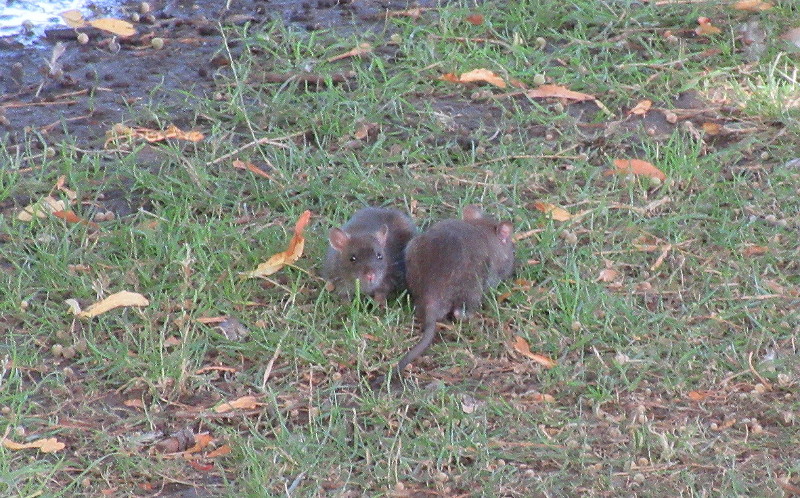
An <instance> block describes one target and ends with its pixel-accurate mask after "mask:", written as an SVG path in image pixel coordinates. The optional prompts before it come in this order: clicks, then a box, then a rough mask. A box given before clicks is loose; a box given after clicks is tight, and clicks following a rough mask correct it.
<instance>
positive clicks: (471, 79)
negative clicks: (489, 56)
mask: <svg viewBox="0 0 800 498" xmlns="http://www.w3.org/2000/svg"><path fill="white" fill-rule="evenodd" d="M439 79H440V80H442V81H449V82H450V83H481V82H485V83H489V84H490V85H494V86H496V87H498V88H505V87H506V82H505V81H504V80H503V78H501V77H499V76H497V75H496V74H494V72H492V71H489V70H488V69H485V68H481V69H473V70H472V71H468V72H466V73H464V74H462V75H461V76H456V75H455V74H453V73H447V74H443V75H442V76H440V77H439Z"/></svg>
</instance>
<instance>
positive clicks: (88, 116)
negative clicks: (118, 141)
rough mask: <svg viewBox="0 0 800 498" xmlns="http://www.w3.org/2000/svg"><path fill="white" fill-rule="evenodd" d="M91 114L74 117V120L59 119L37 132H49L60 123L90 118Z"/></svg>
mask: <svg viewBox="0 0 800 498" xmlns="http://www.w3.org/2000/svg"><path fill="white" fill-rule="evenodd" d="M92 115H93V113H91V112H90V113H89V114H84V115H83V116H75V117H74V118H66V119H59V120H58V121H53V122H52V123H50V124H49V125H45V126H42V127H41V128H39V131H41V132H43V133H45V132H49V131H50V130H51V129H53V128H55V127H56V126H58V125H60V124H61V123H62V122H69V121H78V120H81V119H86V118H91V117H92Z"/></svg>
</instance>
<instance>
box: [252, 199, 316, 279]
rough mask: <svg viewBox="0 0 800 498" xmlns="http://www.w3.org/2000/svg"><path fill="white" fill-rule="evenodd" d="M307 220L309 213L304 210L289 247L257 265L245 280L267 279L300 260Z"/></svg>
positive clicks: (309, 217) (295, 226)
mask: <svg viewBox="0 0 800 498" xmlns="http://www.w3.org/2000/svg"><path fill="white" fill-rule="evenodd" d="M309 219H311V211H308V210H306V211H305V212H303V214H301V215H300V218H298V219H297V223H295V225H294V236H292V240H291V241H289V247H288V248H287V249H286V250H285V251H283V252H279V253H277V254H274V255H273V256H272V257H271V258H269V259H268V260H267V261H265V262H263V263H261V264H260V265H258V267H256V269H255V270H253V271H251V272H247V273H245V274H244V276H245V278H256V277H267V276H269V275H272V274H273V273H275V272H277V271H278V270H280V269H281V268H283V267H284V266H286V265H290V264H292V263H294V262H295V261H297V260H298V259H300V256H302V255H303V248H304V247H305V243H306V240H305V238H303V230H305V228H306V225H308V220H309Z"/></svg>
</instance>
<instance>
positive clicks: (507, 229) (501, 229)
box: [495, 221, 514, 244]
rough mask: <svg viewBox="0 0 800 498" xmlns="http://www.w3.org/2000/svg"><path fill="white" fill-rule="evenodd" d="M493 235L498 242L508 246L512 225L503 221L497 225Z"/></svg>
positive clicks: (512, 230) (512, 231) (512, 229)
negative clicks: (495, 234) (495, 235)
mask: <svg viewBox="0 0 800 498" xmlns="http://www.w3.org/2000/svg"><path fill="white" fill-rule="evenodd" d="M495 233H497V238H498V239H500V242H502V243H503V244H508V243H510V242H511V236H512V235H513V233H514V225H512V224H511V222H510V221H504V222H502V223H500V224H499V225H497V227H496V228H495Z"/></svg>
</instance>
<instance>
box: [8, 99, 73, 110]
mask: <svg viewBox="0 0 800 498" xmlns="http://www.w3.org/2000/svg"><path fill="white" fill-rule="evenodd" d="M77 103H78V101H77V100H62V101H56V102H19V103H16V104H3V107H4V108H6V109H16V108H20V107H38V106H48V105H72V104H77Z"/></svg>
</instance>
